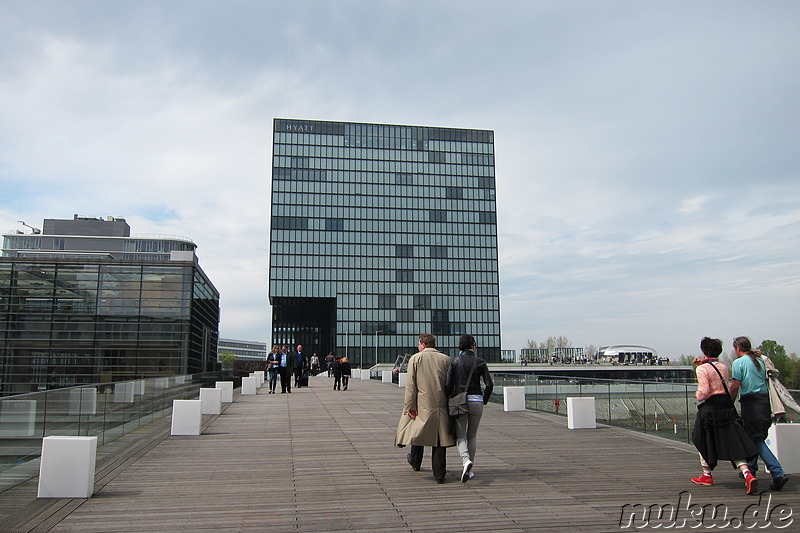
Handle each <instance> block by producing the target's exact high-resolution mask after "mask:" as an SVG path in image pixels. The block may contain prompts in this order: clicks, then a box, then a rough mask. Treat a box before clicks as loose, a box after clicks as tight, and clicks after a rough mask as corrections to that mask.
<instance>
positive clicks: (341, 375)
mask: <svg viewBox="0 0 800 533" xmlns="http://www.w3.org/2000/svg"><path fill="white" fill-rule="evenodd" d="M266 362H267V376H268V384H269V394H275V389H276V386H277V383H278V378H280V381H281V394H286V393H289V394H290V393H291V392H292V381H294V387H295V388H298V389H299V388H301V387H307V386H308V375H309V373H310V374H311V375H314V376H316V375H317V374H319V373H320V360H319V357H318V356H317V354H316V353H314V354H313V355H312V356H311V357H310V358H309V357H308V356H306V355H305V354H304V353H303V345H302V344H298V345H297V349H296V350H295V351H294V352H292V351H291V350H290V349H289V347H288V346H287V345H285V344H284V345H283V346H279V345H277V344H275V345H273V346H272V350H271V351H270V352H269V353H268V354H267V359H266ZM325 363H326V366H327V368H328V376H331V375H333V377H334V381H333V389H334V390H347V385H348V382H349V380H350V372H351V368H350V362H349V361H348V360H347V358H346V357H341V356H338V355H337V356H334V355H333V352H331V353H330V354H328V357H326V358H325ZM342 386H344V388H342Z"/></svg>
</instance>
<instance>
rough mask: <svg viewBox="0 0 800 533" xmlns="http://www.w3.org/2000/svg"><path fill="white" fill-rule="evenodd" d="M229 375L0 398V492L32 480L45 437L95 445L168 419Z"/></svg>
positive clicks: (212, 375)
mask: <svg viewBox="0 0 800 533" xmlns="http://www.w3.org/2000/svg"><path fill="white" fill-rule="evenodd" d="M219 379H225V380H230V379H231V376H230V375H229V374H225V375H221V374H218V373H210V374H197V375H181V376H168V377H167V376H165V377H160V378H149V379H141V380H134V381H124V382H116V383H103V384H95V385H87V386H82V387H72V388H65V389H55V390H50V391H43V392H36V393H29V394H19V395H15V396H8V397H3V398H0V492H2V491H4V490H7V489H8V488H11V487H13V486H15V485H17V484H19V483H22V482H24V481H26V480H27V479H30V478H32V477H35V476H36V475H37V474H38V467H37V466H36V464H34V462H33V460H34V459H37V458H38V457H39V456H40V454H41V449H42V438H44V437H46V436H73V435H76V436H87V435H88V436H97V437H98V445H103V444H106V443H108V442H111V441H112V440H114V439H116V438H118V437H121V436H122V435H125V434H126V433H129V432H131V431H134V430H136V429H138V428H139V427H142V426H144V425H147V424H149V423H151V422H154V421H156V420H159V419H161V418H163V417H165V416H169V415H170V414H171V412H172V401H173V400H176V399H183V400H187V399H197V398H198V395H199V389H200V387H214V384H215V382H216V381H217V380H219Z"/></svg>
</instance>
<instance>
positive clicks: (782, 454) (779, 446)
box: [764, 424, 800, 474]
mask: <svg viewBox="0 0 800 533" xmlns="http://www.w3.org/2000/svg"><path fill="white" fill-rule="evenodd" d="M764 442H766V443H767V446H768V447H769V449H770V450H772V453H774V454H775V457H776V458H777V459H778V462H779V463H780V464H781V467H782V468H783V471H784V473H786V474H797V473H798V472H800V424H773V425H772V427H770V428H769V432H768V433H767V440H765V441H764Z"/></svg>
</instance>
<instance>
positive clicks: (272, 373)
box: [267, 344, 281, 394]
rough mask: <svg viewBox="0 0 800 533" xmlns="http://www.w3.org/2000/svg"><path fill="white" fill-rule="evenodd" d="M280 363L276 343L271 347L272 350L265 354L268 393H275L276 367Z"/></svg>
mask: <svg viewBox="0 0 800 533" xmlns="http://www.w3.org/2000/svg"><path fill="white" fill-rule="evenodd" d="M280 364H281V355H280V348H279V347H278V345H277V344H276V345H274V346H273V347H272V351H271V352H269V353H268V354H267V373H268V374H269V394H275V384H276V383H277V382H278V367H279V366H280Z"/></svg>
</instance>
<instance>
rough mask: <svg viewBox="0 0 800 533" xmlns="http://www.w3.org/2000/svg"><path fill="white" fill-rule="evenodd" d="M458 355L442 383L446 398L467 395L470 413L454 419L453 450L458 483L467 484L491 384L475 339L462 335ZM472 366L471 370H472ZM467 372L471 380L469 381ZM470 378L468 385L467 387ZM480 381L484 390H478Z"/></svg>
mask: <svg viewBox="0 0 800 533" xmlns="http://www.w3.org/2000/svg"><path fill="white" fill-rule="evenodd" d="M458 349H459V350H460V353H459V355H458V357H456V358H455V359H453V360H452V361H451V362H450V368H449V370H448V371H447V380H446V381H445V385H444V388H445V392H446V393H447V396H448V397H451V396H453V395H455V394H458V393H460V392H462V391H464V390H466V391H467V400H468V401H467V404H468V406H469V412H468V413H467V414H464V415H461V416H458V417H456V418H454V419H453V422H454V425H455V433H456V447H457V448H458V453H459V455H461V463H462V464H463V469H462V471H461V481H462V482H464V483H466V482H467V481H469V480H470V478H472V477H473V473H472V465H473V462H474V461H475V451H476V450H477V448H478V441H477V435H478V425H479V424H480V423H481V417H482V416H483V406H484V405H486V404H487V403H489V398H490V397H491V396H492V389H493V388H494V382H493V381H492V376H491V374H489V368H488V366H486V361H484V360H483V359H481V358H480V357H478V356H477V355H475V338H474V337H473V336H472V335H462V336H461V339H459V342H458ZM473 365H474V370H472V368H473ZM470 370H472V376H471V377H470ZM467 378H469V383H467ZM481 380H483V384H484V388H481Z"/></svg>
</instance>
